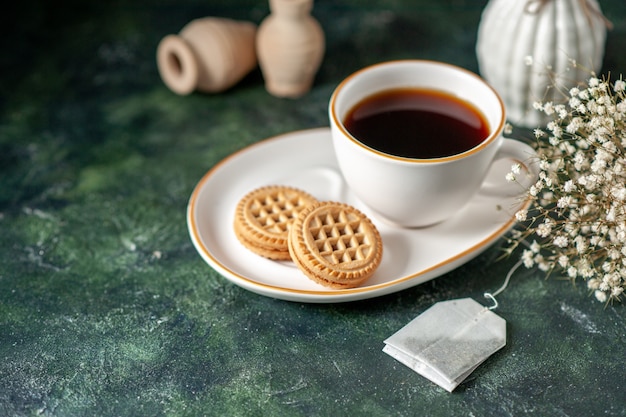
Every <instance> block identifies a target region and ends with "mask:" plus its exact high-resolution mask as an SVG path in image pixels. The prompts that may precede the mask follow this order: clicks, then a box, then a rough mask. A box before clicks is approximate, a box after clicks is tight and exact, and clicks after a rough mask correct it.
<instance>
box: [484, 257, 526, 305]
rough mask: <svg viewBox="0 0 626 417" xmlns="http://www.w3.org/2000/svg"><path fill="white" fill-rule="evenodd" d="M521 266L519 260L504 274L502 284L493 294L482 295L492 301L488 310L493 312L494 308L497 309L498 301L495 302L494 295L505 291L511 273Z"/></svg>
mask: <svg viewBox="0 0 626 417" xmlns="http://www.w3.org/2000/svg"><path fill="white" fill-rule="evenodd" d="M521 265H522V261H521V260H519V261H517V263H516V264H515V265H513V268H511V269H510V270H509V272H508V274H506V278H505V279H504V283H503V284H502V286H501V287H500V288H498V289H497V290H495V291H494V292H491V293H489V292H486V293H484V294H483V296H484V297H485V298H488V299H490V300H491V301H493V305H492V306H491V307H488V308H489V310H495V309H496V308H498V300H496V295H498V294H500V293H501V292H502V291H504V290H505V289H506V287H507V286H508V285H509V281H510V280H511V276H513V273H514V272H515V271H517V268H519V267H520V266H521Z"/></svg>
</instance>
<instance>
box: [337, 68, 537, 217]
mask: <svg viewBox="0 0 626 417" xmlns="http://www.w3.org/2000/svg"><path fill="white" fill-rule="evenodd" d="M329 118H330V126H331V132H332V141H333V147H334V149H335V154H336V157H337V161H338V163H339V168H340V170H341V173H342V175H343V176H344V178H345V180H346V182H347V184H348V186H349V187H350V189H351V190H352V191H353V192H354V193H355V194H356V196H357V197H358V198H359V199H360V200H361V201H362V202H363V203H364V204H365V205H366V206H368V207H369V208H370V209H371V210H372V211H373V212H375V213H376V214H378V215H379V216H380V217H382V218H383V219H385V220H387V221H388V222H391V223H393V224H396V225H399V226H403V227H423V226H429V225H433V224H436V223H439V222H442V221H444V220H446V219H448V218H450V217H452V216H453V215H454V214H456V213H457V212H458V211H459V210H460V209H461V208H462V207H463V206H464V205H465V204H466V203H467V202H469V201H470V200H471V198H472V197H473V196H474V195H475V194H476V193H477V192H478V191H479V190H480V189H481V185H482V184H483V181H484V180H485V177H486V176H487V173H488V172H489V169H490V168H491V165H492V163H493V162H494V161H495V160H498V159H502V158H509V159H512V160H513V161H515V162H519V163H522V164H523V165H525V166H526V168H527V169H528V170H530V169H531V168H530V167H529V166H528V165H527V164H524V161H527V160H528V159H529V158H531V157H532V156H533V155H535V152H534V150H533V149H532V148H531V147H530V146H528V145H526V144H524V143H522V142H520V141H517V140H513V139H506V138H504V137H503V136H502V131H503V129H504V125H505V121H506V114H505V108H504V104H503V102H502V99H501V98H500V96H499V95H498V94H497V92H496V91H495V90H494V89H493V88H492V87H490V86H489V85H488V84H487V83H486V82H485V81H484V80H483V79H482V78H480V77H479V76H478V75H476V74H474V73H472V72H470V71H468V70H465V69H463V68H460V67H457V66H454V65H450V64H446V63H441V62H435V61H423V60H401V61H391V62H385V63H381V64H376V65H373V66H370V67H366V68H364V69H362V70H360V71H357V72H356V73H354V74H352V75H350V76H348V77H347V78H346V79H345V80H344V81H342V82H341V83H340V84H339V85H338V86H337V88H336V89H335V91H334V92H333V94H332V97H331V99H330V103H329ZM507 185H508V186H510V187H511V189H510V190H508V191H506V193H507V194H508V195H511V194H514V193H516V192H519V188H516V187H515V186H514V185H512V184H507ZM505 195H506V194H505Z"/></svg>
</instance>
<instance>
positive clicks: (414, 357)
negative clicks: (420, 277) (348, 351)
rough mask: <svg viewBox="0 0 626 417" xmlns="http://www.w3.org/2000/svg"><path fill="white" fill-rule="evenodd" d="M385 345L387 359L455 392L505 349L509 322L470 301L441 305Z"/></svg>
mask: <svg viewBox="0 0 626 417" xmlns="http://www.w3.org/2000/svg"><path fill="white" fill-rule="evenodd" d="M492 299H493V297H492ZM493 300H494V301H495V299H493ZM496 305H497V303H496ZM492 308H495V306H494V307H492ZM384 343H385V347H384V348H383V351H384V352H385V353H387V354H388V355H390V356H392V357H393V358H395V359H396V360H398V361H399V362H401V363H403V364H404V365H406V366H408V367H409V368H411V369H413V370H414V371H416V372H418V373H419V374H421V375H422V376H424V377H426V378H428V379H430V380H431V381H433V382H434V383H436V384H438V385H439V386H441V387H442V388H444V389H446V390H447V391H449V392H452V391H453V390H454V389H455V388H456V387H457V386H458V385H459V384H460V383H461V382H463V380H464V379H465V378H467V376H468V375H469V374H471V373H472V372H473V371H474V369H476V368H477V367H478V366H479V365H480V364H481V363H483V362H484V361H485V359H487V358H488V357H489V356H491V355H492V354H493V353H494V352H496V351H498V350H499V349H501V348H502V347H504V346H505V345H506V321H505V320H504V319H503V318H502V317H500V316H498V315H497V314H495V313H494V312H492V311H491V310H490V309H489V308H488V307H485V306H483V305H482V304H479V303H478V302H476V301H474V300H473V299H471V298H462V299H457V300H451V301H442V302H439V303H436V304H435V305H433V306H432V307H430V308H429V309H428V310H426V311H424V312H423V313H422V314H420V315H419V316H417V317H416V318H415V319H413V320H412V321H411V322H410V323H409V324H407V325H406V326H404V327H403V328H402V329H400V330H399V331H397V332H396V333H395V334H393V335H392V336H391V337H389V338H388V339H387V340H385V341H384Z"/></svg>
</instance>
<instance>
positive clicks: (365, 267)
mask: <svg viewBox="0 0 626 417" xmlns="http://www.w3.org/2000/svg"><path fill="white" fill-rule="evenodd" d="M382 251H383V246H382V239H381V237H380V234H379V233H378V230H377V229H376V227H375V226H374V224H373V223H372V222H371V221H370V219H369V218H367V216H365V215H364V214H363V213H361V212H360V211H359V210H357V209H356V208H354V207H352V206H349V205H347V204H343V203H336V202H328V201H327V202H320V203H316V204H313V205H311V206H309V207H307V208H305V209H304V210H302V211H301V212H300V214H299V215H298V217H297V218H296V220H295V221H294V222H293V224H292V226H291V228H290V231H289V252H290V253H291V259H292V260H293V261H294V262H295V264H296V265H297V266H298V267H299V268H300V270H302V272H303V273H304V274H305V275H306V276H307V277H309V278H310V279H312V280H313V281H315V282H317V283H319V284H322V285H324V286H327V287H330V288H336V289H337V288H352V287H356V286H358V285H360V284H361V283H363V282H364V281H365V280H367V279H368V278H369V277H370V276H371V275H372V274H373V273H374V271H375V270H376V269H377V268H378V266H379V265H380V262H381V259H382Z"/></svg>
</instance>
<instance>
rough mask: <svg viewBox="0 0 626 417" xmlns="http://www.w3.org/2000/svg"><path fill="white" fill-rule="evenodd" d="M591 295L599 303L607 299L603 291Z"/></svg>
mask: <svg viewBox="0 0 626 417" xmlns="http://www.w3.org/2000/svg"><path fill="white" fill-rule="evenodd" d="M593 295H594V296H595V297H596V300H598V301H600V302H601V303H604V302H605V301H606V299H607V295H606V293H605V292H604V291H600V290H596V291H594V293H593Z"/></svg>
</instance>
